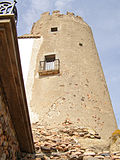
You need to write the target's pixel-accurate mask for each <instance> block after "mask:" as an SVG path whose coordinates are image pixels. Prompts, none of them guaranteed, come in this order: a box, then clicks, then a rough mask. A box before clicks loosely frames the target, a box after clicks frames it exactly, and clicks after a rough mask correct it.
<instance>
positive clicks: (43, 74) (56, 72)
mask: <svg viewBox="0 0 120 160" xmlns="http://www.w3.org/2000/svg"><path fill="white" fill-rule="evenodd" d="M58 73H59V70H58V69H57V70H47V71H45V70H44V71H39V76H47V75H54V74H58Z"/></svg>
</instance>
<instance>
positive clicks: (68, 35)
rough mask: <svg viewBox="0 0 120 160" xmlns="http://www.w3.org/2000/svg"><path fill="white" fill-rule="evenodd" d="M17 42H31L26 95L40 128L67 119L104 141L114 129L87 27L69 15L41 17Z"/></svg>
mask: <svg viewBox="0 0 120 160" xmlns="http://www.w3.org/2000/svg"><path fill="white" fill-rule="evenodd" d="M21 38H23V39H34V42H33V43H32V44H33V45H32V55H31V60H30V67H29V73H28V79H27V93H28V99H29V105H30V108H31V110H32V111H33V112H34V113H36V114H38V115H39V119H40V123H41V124H43V125H48V126H51V127H55V126H60V125H62V124H63V122H64V121H66V120H69V121H70V122H71V123H74V124H76V125H79V126H82V127H91V128H93V129H95V130H96V131H97V132H98V133H99V134H100V135H101V136H102V137H103V138H107V137H109V136H110V135H111V133H112V132H113V131H114V130H115V129H117V124H116V120H115V117H114V113H113V109H112V105H111V101H110V97H109V93H108V89H107V85H106V82H105V78H104V74H103V71H102V67H101V63H100V60H99V57H98V53H97V49H96V46H95V42H94V39H93V35H92V31H91V28H90V27H89V26H88V25H87V24H86V23H85V22H84V21H83V19H82V18H81V17H79V16H75V15H74V14H73V13H70V12H67V15H63V14H60V12H59V11H53V13H52V15H50V13H49V12H45V13H43V14H42V15H41V18H40V20H38V21H37V22H36V23H35V24H34V25H33V27H32V30H31V34H30V35H24V36H23V37H21ZM29 47H30V46H29Z"/></svg>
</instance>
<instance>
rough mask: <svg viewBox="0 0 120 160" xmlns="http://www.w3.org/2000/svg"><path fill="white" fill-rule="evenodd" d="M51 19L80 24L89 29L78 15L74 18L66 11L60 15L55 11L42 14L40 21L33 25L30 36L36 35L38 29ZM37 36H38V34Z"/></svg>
mask: <svg viewBox="0 0 120 160" xmlns="http://www.w3.org/2000/svg"><path fill="white" fill-rule="evenodd" d="M52 19H57V20H60V21H62V20H61V19H63V21H64V20H66V21H75V22H77V23H81V24H83V25H86V26H87V27H89V26H88V24H87V23H86V22H84V20H83V19H82V17H80V16H78V15H77V16H75V14H74V13H73V12H68V11H67V13H66V14H61V13H60V11H59V10H55V11H53V12H52V14H50V12H44V13H42V14H41V18H40V20H38V21H37V23H36V24H33V26H32V30H31V34H38V33H36V31H37V30H38V29H40V28H41V26H43V25H44V23H47V21H49V20H52ZM39 34H40V32H39Z"/></svg>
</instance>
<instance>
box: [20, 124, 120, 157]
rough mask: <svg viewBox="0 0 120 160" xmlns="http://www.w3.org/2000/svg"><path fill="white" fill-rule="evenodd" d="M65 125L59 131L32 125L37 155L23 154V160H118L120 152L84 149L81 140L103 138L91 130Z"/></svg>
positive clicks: (93, 148)
mask: <svg viewBox="0 0 120 160" xmlns="http://www.w3.org/2000/svg"><path fill="white" fill-rule="evenodd" d="M67 123H68V122H66V125H64V127H63V128H59V129H57V128H56V129H48V128H46V127H45V126H40V125H39V124H38V123H36V124H33V125H32V131H33V137H34V144H35V152H36V153H35V154H26V153H22V155H21V158H18V159H22V160H27V159H34V160H50V159H54V160H57V159H59V160H100V159H102V160H109V159H111V160H118V159H120V151H117V152H112V153H111V152H110V151H109V150H101V151H100V150H97V149H96V148H95V147H88V146H89V145H86V147H83V146H82V145H81V143H80V140H85V139H86V140H93V141H95V140H99V141H101V137H100V136H99V134H97V133H96V132H95V131H94V130H92V129H90V128H80V127H75V126H72V125H68V124H67Z"/></svg>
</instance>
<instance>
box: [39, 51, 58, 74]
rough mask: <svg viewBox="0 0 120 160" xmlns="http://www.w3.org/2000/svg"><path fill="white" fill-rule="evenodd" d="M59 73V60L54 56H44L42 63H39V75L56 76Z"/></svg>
mask: <svg viewBox="0 0 120 160" xmlns="http://www.w3.org/2000/svg"><path fill="white" fill-rule="evenodd" d="M59 71H60V60H59V59H56V55H55V54H52V55H46V56H45V57H44V61H40V68H39V75H48V74H57V73H59Z"/></svg>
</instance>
